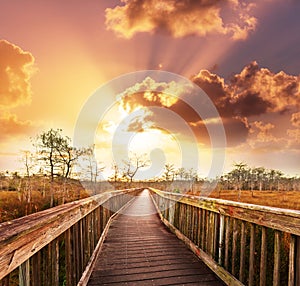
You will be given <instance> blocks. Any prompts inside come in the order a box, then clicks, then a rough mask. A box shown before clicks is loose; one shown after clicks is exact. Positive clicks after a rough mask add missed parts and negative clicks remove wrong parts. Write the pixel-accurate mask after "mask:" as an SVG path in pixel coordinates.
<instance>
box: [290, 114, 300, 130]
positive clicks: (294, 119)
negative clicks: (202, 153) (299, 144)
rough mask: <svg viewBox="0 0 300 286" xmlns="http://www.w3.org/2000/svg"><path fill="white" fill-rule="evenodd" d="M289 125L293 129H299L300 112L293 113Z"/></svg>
mask: <svg viewBox="0 0 300 286" xmlns="http://www.w3.org/2000/svg"><path fill="white" fill-rule="evenodd" d="M291 123H292V125H293V126H295V127H298V128H299V127H300V112H297V113H293V114H292V117H291Z"/></svg>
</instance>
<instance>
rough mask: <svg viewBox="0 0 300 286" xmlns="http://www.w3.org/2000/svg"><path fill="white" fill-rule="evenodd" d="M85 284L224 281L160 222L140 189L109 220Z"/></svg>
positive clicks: (144, 284) (145, 193)
mask: <svg viewBox="0 0 300 286" xmlns="http://www.w3.org/2000/svg"><path fill="white" fill-rule="evenodd" d="M88 285H89V286H95V285H136V286H138V285H143V286H147V285H152V286H153V285H203V286H204V285H210V286H212V285H216V286H221V285H224V284H223V283H222V282H220V280H219V279H218V278H217V277H216V275H215V274H214V273H213V272H212V271H211V270H210V269H209V268H208V267H207V266H206V265H205V264H204V263H203V262H202V261H200V260H199V259H198V258H197V257H196V256H195V255H194V254H193V253H192V252H191V251H190V250H188V249H187V248H186V247H185V245H184V244H183V242H181V241H180V240H178V239H177V238H176V236H175V235H173V234H172V233H170V232H169V231H168V229H167V228H166V227H165V226H164V225H163V224H162V223H161V221H160V219H159V217H158V215H157V214H156V211H155V208H154V205H153V203H152V201H151V198H150V197H149V195H148V193H147V191H144V192H143V193H142V194H141V195H140V196H138V197H137V198H136V199H135V200H134V202H133V203H132V204H131V205H130V206H129V207H128V208H127V209H126V210H125V211H124V212H123V213H122V214H120V215H119V216H118V217H117V219H116V220H114V221H113V223H112V225H111V227H110V230H109V232H108V236H107V238H106V240H105V242H104V245H103V248H102V251H101V253H100V255H99V256H98V258H97V262H96V265H95V268H94V269H93V272H92V275H91V277H90V280H89V282H88Z"/></svg>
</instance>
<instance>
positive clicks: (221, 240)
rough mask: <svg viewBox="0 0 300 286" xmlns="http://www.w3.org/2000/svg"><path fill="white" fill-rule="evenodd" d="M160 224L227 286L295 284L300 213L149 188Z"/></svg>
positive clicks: (298, 270) (299, 265) (299, 271)
mask: <svg viewBox="0 0 300 286" xmlns="http://www.w3.org/2000/svg"><path fill="white" fill-rule="evenodd" d="M149 190H150V192H151V196H152V198H153V201H154V202H155V204H156V207H157V209H158V211H159V213H160V216H161V219H162V220H163V222H164V223H165V224H166V225H167V226H168V227H169V228H170V229H171V230H172V231H173V232H174V233H175V234H176V235H177V236H178V237H179V238H180V239H182V240H183V241H184V242H185V243H186V244H187V245H188V246H189V247H190V248H191V250H192V251H193V252H194V253H195V254H196V255H197V256H198V257H200V258H201V259H202V260H203V261H204V262H205V263H206V264H207V265H208V266H209V267H210V268H211V269H212V270H213V271H214V272H215V273H216V274H217V275H218V276H219V277H220V278H221V279H222V280H223V281H224V282H225V283H226V284H228V285H260V286H264V285H266V286H269V285H274V286H279V285H289V286H292V285H293V286H294V285H300V280H299V278H300V277H299V274H300V239H299V238H300V212H299V211H293V210H285V209H280V208H272V207H263V206H257V205H252V204H245V203H238V202H231V201H225V200H219V199H212V198H201V197H194V196H189V195H182V194H174V193H168V192H162V191H159V190H156V189H151V188H150V189H149Z"/></svg>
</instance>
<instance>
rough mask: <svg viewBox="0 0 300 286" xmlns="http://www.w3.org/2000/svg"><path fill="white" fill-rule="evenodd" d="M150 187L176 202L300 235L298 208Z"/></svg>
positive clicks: (299, 213)
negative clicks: (229, 199)
mask: <svg viewBox="0 0 300 286" xmlns="http://www.w3.org/2000/svg"><path fill="white" fill-rule="evenodd" d="M150 189H151V190H152V191H154V192H155V193H157V194H159V195H160V196H162V197H165V198H167V199H170V200H173V201H175V202H177V201H179V202H181V203H185V204H188V205H192V206H196V207H201V208H202V209H206V210H208V211H212V212H215V213H219V214H222V215H226V216H230V217H232V218H236V219H240V220H244V221H247V222H251V223H255V224H257V225H261V226H265V227H270V228H273V229H277V230H280V231H283V232H287V233H291V234H295V235H298V236H300V211H298V210H291V209H282V208H276V207H268V206H261V205H254V204H248V203H241V202H234V201H228V200H222V199H214V198H206V197H197V196H191V195H186V194H176V193H170V192H163V191H161V190H157V189H153V188H150Z"/></svg>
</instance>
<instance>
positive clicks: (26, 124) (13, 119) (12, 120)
mask: <svg viewBox="0 0 300 286" xmlns="http://www.w3.org/2000/svg"><path fill="white" fill-rule="evenodd" d="M35 129H36V127H35V126H34V125H33V124H32V122H31V121H29V120H26V121H21V120H19V119H18V118H17V116H16V115H15V114H11V113H9V112H3V113H2V114H1V115H0V130H1V133H0V140H1V141H2V140H6V139H11V138H14V139H15V138H16V136H22V135H27V134H28V133H32V132H33V131H35Z"/></svg>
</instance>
